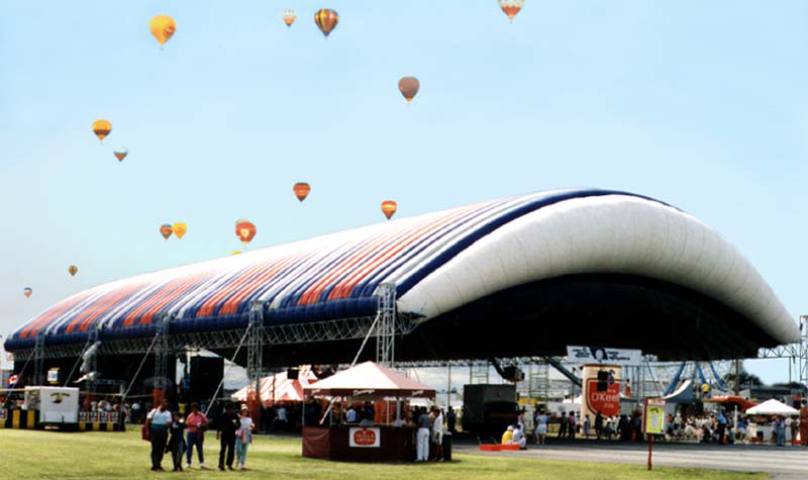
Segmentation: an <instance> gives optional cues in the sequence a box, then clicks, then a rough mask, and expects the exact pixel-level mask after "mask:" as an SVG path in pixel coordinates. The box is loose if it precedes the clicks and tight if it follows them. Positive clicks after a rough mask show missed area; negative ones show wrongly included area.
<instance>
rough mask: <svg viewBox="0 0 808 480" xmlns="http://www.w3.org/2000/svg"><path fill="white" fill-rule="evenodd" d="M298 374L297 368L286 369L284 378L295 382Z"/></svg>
mask: <svg viewBox="0 0 808 480" xmlns="http://www.w3.org/2000/svg"><path fill="white" fill-rule="evenodd" d="M299 373H300V369H297V368H288V369H286V378H288V379H289V380H297V376H298V374H299Z"/></svg>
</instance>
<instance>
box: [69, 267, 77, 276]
mask: <svg viewBox="0 0 808 480" xmlns="http://www.w3.org/2000/svg"><path fill="white" fill-rule="evenodd" d="M78 271H79V267H77V266H75V265H70V266H69V267H67V273H69V274H70V276H71V277H75V276H76V273H78Z"/></svg>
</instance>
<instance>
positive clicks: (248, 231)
mask: <svg viewBox="0 0 808 480" xmlns="http://www.w3.org/2000/svg"><path fill="white" fill-rule="evenodd" d="M255 233H256V230H255V225H253V224H252V222H250V221H248V220H239V221H237V222H236V236H237V237H238V238H239V240H241V242H242V243H243V244H244V245H247V244H248V243H250V242H251V241H252V239H253V238H255Z"/></svg>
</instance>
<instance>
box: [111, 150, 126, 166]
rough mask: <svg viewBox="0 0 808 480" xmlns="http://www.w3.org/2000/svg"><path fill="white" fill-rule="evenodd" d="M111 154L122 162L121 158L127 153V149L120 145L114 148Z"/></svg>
mask: <svg viewBox="0 0 808 480" xmlns="http://www.w3.org/2000/svg"><path fill="white" fill-rule="evenodd" d="M112 154H113V155H115V158H117V159H118V161H119V162H123V159H124V158H126V156H127V155H129V150H127V149H126V147H121V148H118V149H115V150H114V151H113V152H112Z"/></svg>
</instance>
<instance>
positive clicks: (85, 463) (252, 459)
mask: <svg viewBox="0 0 808 480" xmlns="http://www.w3.org/2000/svg"><path fill="white" fill-rule="evenodd" d="M206 440H207V444H206V448H205V455H206V460H207V462H206V463H207V464H208V465H211V466H214V467H215V466H216V461H217V458H218V456H217V453H218V451H217V447H218V444H217V442H216V441H215V438H214V437H213V435H209V436H208V437H207V438H206ZM148 457H149V445H148V443H146V442H144V441H142V440H140V436H139V432H135V431H130V432H127V433H89V432H88V433H56V432H39V431H25V430H0V472H2V473H1V474H0V477H2V478H8V479H35V478H42V479H44V478H49V479H50V478H58V479H74V478H75V479H93V478H97V479H101V478H103V479H107V478H153V477H157V476H160V477H181V478H185V479H206V478H225V477H238V478H243V479H252V478H274V479H284V480H286V479H305V480H312V479H313V480H319V479H340V480H356V479H365V478H367V479H384V480H421V479H423V480H432V479H462V480H471V479H486V480H489V479H490V480H511V479H514V480H516V479H518V480H527V479H530V480H532V479H559V480H568V479H570V480H572V479H574V480H590V479H604V480H605V479H610V480H611V479H640V478H649V479H666V480H667V479H676V480H684V479H699V480H729V479H744V480H764V479H767V478H768V477H767V476H766V475H763V474H743V473H740V474H739V473H729V472H715V471H710V470H696V469H673V468H660V469H655V470H654V471H653V472H646V471H645V470H644V468H643V467H641V466H634V465H605V464H595V463H580V462H560V461H544V460H535V459H519V458H502V457H496V458H495V457H484V456H478V455H455V461H453V462H451V463H437V464H436V463H432V464H419V465H415V464H399V465H373V464H357V463H342V462H328V461H322V460H311V459H305V458H302V457H301V455H300V441H299V440H298V439H294V438H275V437H264V436H259V437H257V438H256V441H255V443H254V444H253V445H252V446H251V447H250V453H249V456H248V460H247V467H248V468H249V469H250V470H248V471H245V472H219V471H218V470H212V471H200V470H198V469H196V468H194V469H193V470H190V471H187V470H186V471H185V472H182V473H170V472H166V473H163V472H159V473H153V472H151V471H149V466H150V465H149V459H148ZM170 464H171V460H170V459H169V458H166V459H165V460H164V462H163V467H164V468H166V467H169V466H170ZM169 470H170V468H169Z"/></svg>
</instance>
